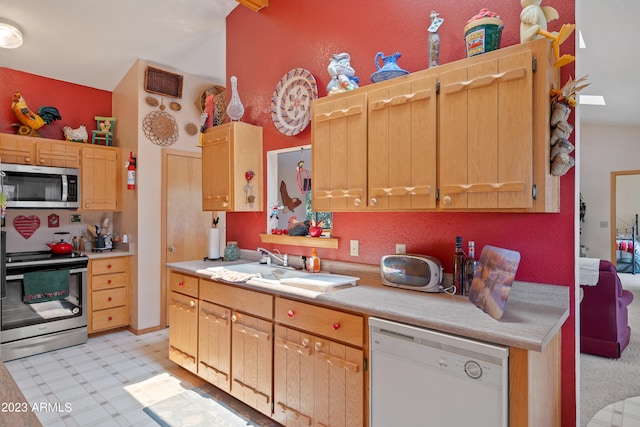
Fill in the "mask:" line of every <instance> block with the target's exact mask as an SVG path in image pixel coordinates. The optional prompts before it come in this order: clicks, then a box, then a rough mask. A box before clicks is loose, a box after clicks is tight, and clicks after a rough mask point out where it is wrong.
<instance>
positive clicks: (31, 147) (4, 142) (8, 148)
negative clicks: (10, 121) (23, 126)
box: [0, 133, 36, 165]
mask: <svg viewBox="0 0 640 427" xmlns="http://www.w3.org/2000/svg"><path fill="white" fill-rule="evenodd" d="M0 158H2V163H13V164H19V165H32V164H34V163H35V161H36V138H32V137H27V136H21V135H11V134H7V133H0Z"/></svg>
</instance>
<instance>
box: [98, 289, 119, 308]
mask: <svg viewBox="0 0 640 427" xmlns="http://www.w3.org/2000/svg"><path fill="white" fill-rule="evenodd" d="M121 305H127V288H115V289H105V290H102V291H97V292H92V293H91V307H92V309H93V310H102V309H105V308H112V307H118V306H121Z"/></svg>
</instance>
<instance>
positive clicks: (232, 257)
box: [224, 112, 240, 261]
mask: <svg viewBox="0 0 640 427" xmlns="http://www.w3.org/2000/svg"><path fill="white" fill-rule="evenodd" d="M227 113H228V112H227ZM239 259H240V248H239V247H238V242H228V243H227V247H226V248H224V260H225V261H237V260H239Z"/></svg>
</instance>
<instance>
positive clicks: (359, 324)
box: [275, 298, 364, 347]
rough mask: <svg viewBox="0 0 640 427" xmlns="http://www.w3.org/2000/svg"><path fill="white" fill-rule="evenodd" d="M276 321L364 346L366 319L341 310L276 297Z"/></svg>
mask: <svg viewBox="0 0 640 427" xmlns="http://www.w3.org/2000/svg"><path fill="white" fill-rule="evenodd" d="M275 320H276V322H279V323H282V324H285V325H290V326H293V327H295V328H298V329H302V330H305V331H309V332H312V333H314V334H318V335H323V336H325V337H328V338H331V339H334V340H337V341H342V342H346V343H349V344H353V345H356V346H359V347H362V345H363V340H364V319H363V317H362V316H358V315H355V314H349V313H344V312H342V311H339V310H333V309H330V308H324V307H318V306H315V305H311V304H305V303H303V302H300V301H293V300H289V299H286V298H276V313H275Z"/></svg>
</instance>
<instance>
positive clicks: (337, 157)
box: [312, 39, 560, 212]
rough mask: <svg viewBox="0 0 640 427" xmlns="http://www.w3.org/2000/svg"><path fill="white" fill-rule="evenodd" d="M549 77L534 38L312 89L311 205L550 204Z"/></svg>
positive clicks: (555, 191)
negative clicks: (316, 95)
mask: <svg viewBox="0 0 640 427" xmlns="http://www.w3.org/2000/svg"><path fill="white" fill-rule="evenodd" d="M558 86H559V72H558V70H557V69H555V68H554V67H553V58H552V52H551V47H550V44H549V43H548V42H547V41H546V40H542V39H541V40H536V41H533V42H528V43H522V44H519V45H514V46H510V47H507V48H502V49H498V50H496V51H492V52H489V53H486V54H483V55H477V56H475V57H472V58H467V59H462V60H460V61H455V62H452V63H449V64H444V65H441V66H439V67H435V68H432V69H428V70H422V71H418V72H415V73H411V74H408V75H406V76H402V77H397V78H394V79H390V80H387V81H383V82H379V83H375V84H371V85H367V86H365V87H362V88H359V89H356V90H353V91H348V92H344V93H341V94H337V95H331V96H327V97H324V98H320V99H316V100H314V101H313V103H312V145H313V150H312V159H313V167H312V171H313V172H312V173H313V182H314V194H313V208H314V210H317V211H350V210H351V211H352V210H369V211H375V210H389V211H412V210H443V211H449V210H455V211H518V212H558V211H559V193H560V188H559V184H560V181H559V177H555V176H553V175H551V173H550V167H549V152H550V148H549V132H550V125H549V117H550V102H549V89H550V88H551V87H558Z"/></svg>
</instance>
